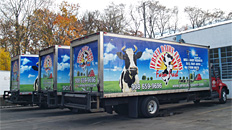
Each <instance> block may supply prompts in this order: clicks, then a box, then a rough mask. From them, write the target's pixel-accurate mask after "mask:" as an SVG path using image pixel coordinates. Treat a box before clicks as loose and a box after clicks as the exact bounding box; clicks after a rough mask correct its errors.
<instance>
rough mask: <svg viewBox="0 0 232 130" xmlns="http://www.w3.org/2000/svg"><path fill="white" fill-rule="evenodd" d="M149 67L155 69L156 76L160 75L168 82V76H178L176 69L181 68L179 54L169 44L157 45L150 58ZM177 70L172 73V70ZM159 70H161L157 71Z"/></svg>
mask: <svg viewBox="0 0 232 130" xmlns="http://www.w3.org/2000/svg"><path fill="white" fill-rule="evenodd" d="M150 68H151V69H154V70H156V77H157V76H158V77H161V78H162V80H163V81H164V82H165V83H166V85H167V84H168V81H169V79H170V77H178V71H179V70H183V65H182V62H181V58H180V55H179V53H178V51H175V48H174V47H172V46H170V45H162V46H160V48H159V47H158V48H157V49H156V50H155V51H154V53H153V56H152V58H151V62H150ZM174 70H175V71H177V72H176V73H173V71H174ZM159 71H162V72H161V73H159Z"/></svg>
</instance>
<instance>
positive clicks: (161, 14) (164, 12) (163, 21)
mask: <svg viewBox="0 0 232 130" xmlns="http://www.w3.org/2000/svg"><path fill="white" fill-rule="evenodd" d="M158 9H159V11H158V12H157V13H158V18H157V20H156V22H155V23H156V26H157V28H158V29H159V32H160V35H161V36H163V34H164V31H165V30H166V29H167V23H168V22H169V20H170V18H171V17H172V9H169V8H167V7H165V6H162V5H159V6H158Z"/></svg>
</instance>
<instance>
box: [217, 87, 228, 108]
mask: <svg viewBox="0 0 232 130" xmlns="http://www.w3.org/2000/svg"><path fill="white" fill-rule="evenodd" d="M226 101H227V95H226V89H224V88H223V89H222V91H221V98H220V99H219V102H220V103H222V104H224V103H226Z"/></svg>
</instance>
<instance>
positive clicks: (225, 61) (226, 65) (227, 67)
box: [221, 46, 232, 79]
mask: <svg viewBox="0 0 232 130" xmlns="http://www.w3.org/2000/svg"><path fill="white" fill-rule="evenodd" d="M221 67H222V79H231V78H232V46H228V47H223V48H221Z"/></svg>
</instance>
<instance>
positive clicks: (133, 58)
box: [117, 45, 142, 92]
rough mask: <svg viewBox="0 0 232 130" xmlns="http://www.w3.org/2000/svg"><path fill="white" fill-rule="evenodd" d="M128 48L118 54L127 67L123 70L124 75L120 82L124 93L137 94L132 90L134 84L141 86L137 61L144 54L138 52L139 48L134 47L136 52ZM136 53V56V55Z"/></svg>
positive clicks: (123, 48)
mask: <svg viewBox="0 0 232 130" xmlns="http://www.w3.org/2000/svg"><path fill="white" fill-rule="evenodd" d="M125 48H126V46H124V47H122V52H123V53H124V54H123V53H122V52H117V56H118V57H119V58H120V59H122V60H124V61H125V66H124V68H123V71H122V74H121V76H120V80H119V86H120V88H121V90H122V92H135V91H136V90H132V88H131V85H132V84H139V77H138V67H137V59H139V58H140V57H141V56H142V52H137V53H136V51H137V50H138V49H137V47H136V46H135V45H134V48H135V51H133V49H132V48H127V49H126V50H125ZM135 53H136V54H135Z"/></svg>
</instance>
